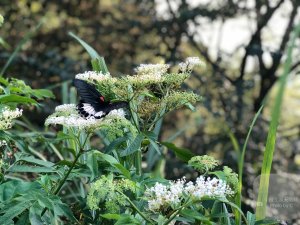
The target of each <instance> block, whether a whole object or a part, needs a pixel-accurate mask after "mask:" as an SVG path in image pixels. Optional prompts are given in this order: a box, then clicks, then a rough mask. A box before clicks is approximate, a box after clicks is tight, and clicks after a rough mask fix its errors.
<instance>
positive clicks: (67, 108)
mask: <svg viewBox="0 0 300 225" xmlns="http://www.w3.org/2000/svg"><path fill="white" fill-rule="evenodd" d="M55 112H65V113H74V112H76V105H75V104H63V105H59V106H56V107H55Z"/></svg>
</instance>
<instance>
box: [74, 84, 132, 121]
mask: <svg viewBox="0 0 300 225" xmlns="http://www.w3.org/2000/svg"><path fill="white" fill-rule="evenodd" d="M73 84H74V86H75V87H76V88H77V92H78V94H79V96H80V101H79V104H78V105H77V107H76V109H77V111H78V113H79V114H80V115H81V116H82V117H84V118H86V119H88V118H95V119H100V118H103V117H105V116H106V115H107V114H108V113H110V112H111V111H112V110H114V109H120V108H126V107H128V103H127V102H125V101H120V102H114V103H112V102H109V101H106V100H105V98H104V96H102V95H101V94H100V92H99V91H97V89H96V88H95V86H94V85H92V84H89V83H88V82H86V81H84V80H79V79H74V80H73Z"/></svg>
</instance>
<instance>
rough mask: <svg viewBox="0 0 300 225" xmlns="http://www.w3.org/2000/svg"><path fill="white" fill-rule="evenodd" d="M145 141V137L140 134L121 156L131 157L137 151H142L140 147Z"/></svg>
mask: <svg viewBox="0 0 300 225" xmlns="http://www.w3.org/2000/svg"><path fill="white" fill-rule="evenodd" d="M143 139H144V135H143V134H138V135H137V136H136V138H135V139H134V141H133V142H131V144H130V145H129V146H128V147H127V148H126V149H125V150H124V151H122V152H121V154H120V155H121V156H122V157H124V156H128V155H131V154H133V153H135V152H136V151H140V147H141V143H142V141H143Z"/></svg>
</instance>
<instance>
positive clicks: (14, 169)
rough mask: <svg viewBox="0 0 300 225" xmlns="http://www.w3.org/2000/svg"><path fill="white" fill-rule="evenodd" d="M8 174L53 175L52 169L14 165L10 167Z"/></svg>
mask: <svg viewBox="0 0 300 225" xmlns="http://www.w3.org/2000/svg"><path fill="white" fill-rule="evenodd" d="M8 171H9V172H19V173H53V172H55V171H54V170H53V169H52V168H48V167H42V166H25V165H15V166H12V167H11V168H10V169H9V170H8Z"/></svg>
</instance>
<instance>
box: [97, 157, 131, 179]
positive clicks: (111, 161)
mask: <svg viewBox="0 0 300 225" xmlns="http://www.w3.org/2000/svg"><path fill="white" fill-rule="evenodd" d="M96 154H97V155H99V157H100V158H101V159H103V160H104V161H106V162H108V163H109V164H110V165H111V166H113V167H114V168H116V169H117V170H118V171H119V173H120V174H122V175H123V176H124V177H126V178H128V179H131V176H130V172H129V170H127V169H126V168H125V167H124V166H123V165H122V164H120V163H119V162H118V160H116V159H115V158H114V157H113V156H111V155H107V154H104V153H102V152H96Z"/></svg>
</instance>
